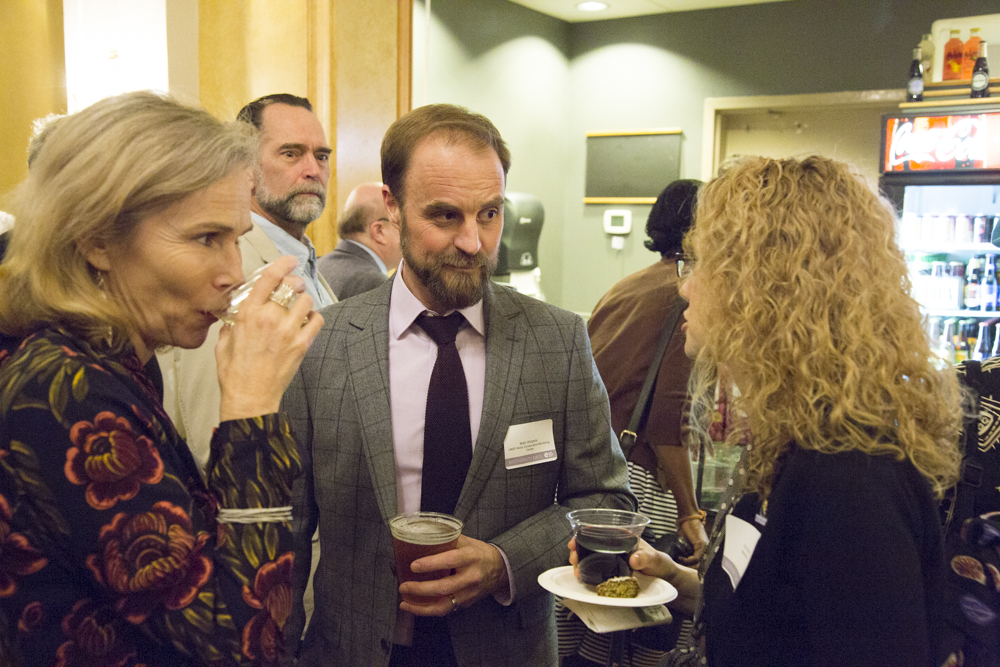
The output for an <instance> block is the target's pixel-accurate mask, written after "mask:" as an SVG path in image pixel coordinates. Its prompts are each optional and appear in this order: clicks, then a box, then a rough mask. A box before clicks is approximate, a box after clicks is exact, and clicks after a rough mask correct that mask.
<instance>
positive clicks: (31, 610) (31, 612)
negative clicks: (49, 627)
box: [17, 602, 44, 632]
mask: <svg viewBox="0 0 1000 667" xmlns="http://www.w3.org/2000/svg"><path fill="white" fill-rule="evenodd" d="M43 612H44V610H43V609H42V603H41V602H32V603H31V604H29V605H28V606H26V607H25V608H24V609H23V610H22V611H21V618H19V619H18V621H17V629H18V630H20V631H21V632H31V631H32V630H34V629H35V628H36V627H38V624H39V623H41V622H42V616H43V615H44V613H43Z"/></svg>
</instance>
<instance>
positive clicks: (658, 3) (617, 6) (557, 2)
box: [510, 0, 785, 23]
mask: <svg viewBox="0 0 1000 667" xmlns="http://www.w3.org/2000/svg"><path fill="white" fill-rule="evenodd" d="M510 1H511V2H515V3H517V4H519V5H523V6H525V7H528V8H530V9H534V10H535V11H536V12H541V13H542V14H548V15H549V16H554V17H555V18H557V19H562V20H563V21H569V22H570V23H580V22H583V21H603V20H605V19H619V18H623V17H625V16H645V15H648V14H665V13H667V12H686V11H690V10H692V9H713V8H716V7H735V6H736V5H756V4H761V3H764V2H783V1H785V0H603V2H604V4H606V5H607V6H608V8H607V9H605V10H602V11H599V12H581V11H580V10H579V9H577V8H576V6H577V5H578V4H580V2H581V0H510Z"/></svg>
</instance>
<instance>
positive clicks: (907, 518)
mask: <svg viewBox="0 0 1000 667" xmlns="http://www.w3.org/2000/svg"><path fill="white" fill-rule="evenodd" d="M760 509H761V507H760V502H759V499H758V497H757V495H756V494H748V495H746V496H744V497H743V498H742V500H740V501H739V502H738V503H737V505H736V508H735V509H734V510H733V514H734V515H735V516H737V517H739V518H741V519H743V520H745V521H747V522H749V523H751V524H752V525H754V527H755V528H757V529H758V530H760V531H761V535H760V539H759V541H758V542H757V546H756V549H755V550H754V552H753V557H752V558H751V560H750V563H749V565H748V566H747V569H746V571H745V572H744V574H743V578H742V579H741V580H740V583H739V586H738V588H737V590H736V591H735V592H733V589H732V585H731V583H730V579H729V576H728V575H727V574H726V573H725V572H724V571H723V569H722V560H723V558H722V554H723V553H724V546H723V548H722V549H720V550H719V556H718V557H717V558H716V559H715V561H714V562H713V563H712V565H711V567H710V568H709V570H708V572H707V573H706V576H705V584H704V595H705V596H706V597H705V609H704V612H703V614H704V615H703V618H704V621H705V625H706V649H707V653H708V657H709V663H710V664H711V665H716V666H720V665H725V666H735V665H739V666H741V667H748V666H751V665H760V666H762V667H764V666H766V667H778V666H780V665H795V666H796V667H802V666H806V665H810V666H811V665H830V666H831V667H833V666H836V667H848V666H851V665H859V666H860V665H865V666H868V665H879V666H880V667H892V666H896V665H898V666H899V667H917V666H919V665H931V664H932V662H933V660H932V649H933V648H934V647H936V645H937V644H938V641H939V640H938V637H939V636H940V628H941V625H940V624H941V620H940V616H939V614H940V609H941V595H942V581H943V579H942V577H943V574H944V570H943V567H944V566H943V561H942V558H943V556H942V542H941V535H940V521H939V518H938V514H937V505H936V503H935V502H934V500H933V499H932V496H931V493H930V489H929V486H928V484H927V483H926V481H925V480H924V479H923V477H922V476H921V475H920V474H919V473H918V472H917V471H916V469H915V468H914V467H913V466H912V465H911V464H910V463H909V462H906V461H896V460H895V459H893V458H892V457H891V456H869V455H866V454H863V453H860V452H847V453H841V454H820V453H818V452H815V451H807V450H801V449H796V450H795V451H794V452H793V453H792V454H791V455H790V456H789V457H788V459H787V461H786V463H785V465H784V467H783V469H782V471H781V473H780V476H779V478H778V480H777V483H776V484H775V487H774V489H773V491H772V493H771V498H770V500H769V502H768V507H767V511H766V516H765V517H764V520H765V525H763V526H761V525H760V521H759V520H758V519H757V515H758V514H759V513H760Z"/></svg>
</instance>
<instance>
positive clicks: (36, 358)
mask: <svg viewBox="0 0 1000 667" xmlns="http://www.w3.org/2000/svg"><path fill="white" fill-rule="evenodd" d="M0 354H2V353H0ZM0 363H2V366H0V665H5V666H6V665H8V664H13V665H60V666H62V665H66V666H70V665H72V666H76V665H81V666H83V665H94V666H97V665H100V666H101V667H123V666H126V665H150V666H152V665H157V666H159V665H203V664H205V665H216V664H218V665H230V664H265V665H267V664H275V663H277V662H279V661H280V660H281V658H282V655H283V642H282V628H283V626H284V623H285V620H286V619H287V617H288V615H289V613H290V612H291V608H292V598H291V575H292V561H293V554H292V535H291V532H290V529H289V524H288V523H280V522H279V523H221V522H217V521H216V516H217V509H218V507H220V506H221V507H225V508H232V509H247V508H274V507H285V506H288V505H290V504H291V502H290V496H291V485H292V481H293V479H294V477H295V475H296V474H298V471H299V459H298V452H297V450H296V447H295V444H294V441H293V439H292V437H291V433H290V430H289V426H288V422H287V420H286V419H285V417H284V416H283V415H281V414H280V413H279V414H272V415H265V416H262V417H258V418H253V419H240V420H233V421H228V422H225V423H223V424H222V425H221V426H220V427H219V428H218V429H217V430H216V433H215V435H214V437H213V441H212V457H211V460H210V461H209V467H208V482H207V485H206V483H205V482H203V480H202V477H201V475H200V474H199V472H198V469H197V467H196V465H195V463H194V460H193V458H192V456H191V453H190V452H189V450H188V448H187V445H186V444H185V443H184V441H183V440H182V439H181V438H180V436H178V434H177V432H176V431H175V429H174V427H173V425H172V424H171V422H170V419H169V418H168V417H167V415H166V414H165V413H164V412H163V408H162V405H161V403H160V399H159V396H158V395H157V392H156V390H155V389H154V388H153V386H152V385H151V384H150V382H149V380H148V379H147V378H146V376H145V374H144V373H143V371H142V367H141V365H140V363H139V360H138V358H137V357H136V356H135V355H134V354H127V355H124V356H119V357H113V356H109V355H106V354H102V353H100V352H98V351H95V350H94V349H93V348H92V347H90V346H89V345H87V344H86V343H83V342H81V341H80V340H79V339H77V338H75V337H74V336H72V335H71V334H69V333H67V332H66V331H65V330H60V329H51V330H47V331H43V332H40V333H37V334H35V335H33V336H31V337H29V338H28V339H26V340H25V341H24V342H23V343H22V344H21V346H20V348H19V349H17V350H16V351H14V352H13V353H12V354H10V355H9V356H8V357H7V358H6V359H2V360H0Z"/></svg>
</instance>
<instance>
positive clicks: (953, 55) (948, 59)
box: [941, 30, 965, 81]
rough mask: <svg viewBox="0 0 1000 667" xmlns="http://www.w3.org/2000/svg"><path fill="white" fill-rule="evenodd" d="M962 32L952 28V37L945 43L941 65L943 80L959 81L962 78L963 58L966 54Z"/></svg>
mask: <svg viewBox="0 0 1000 667" xmlns="http://www.w3.org/2000/svg"><path fill="white" fill-rule="evenodd" d="M961 34H962V32H961V31H960V30H952V31H951V38H950V39H949V40H948V41H947V42H945V45H944V62H943V63H942V67H941V80H942V81H957V80H958V79H960V78H962V58H963V57H964V55H965V43H964V42H962V37H961Z"/></svg>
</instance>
